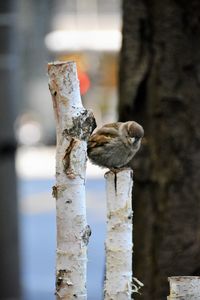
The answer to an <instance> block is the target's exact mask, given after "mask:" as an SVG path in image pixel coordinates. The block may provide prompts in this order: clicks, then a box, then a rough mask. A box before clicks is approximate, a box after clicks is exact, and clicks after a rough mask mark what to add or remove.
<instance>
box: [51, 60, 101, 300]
mask: <svg viewBox="0 0 200 300" xmlns="http://www.w3.org/2000/svg"><path fill="white" fill-rule="evenodd" d="M48 74H49V89H50V92H51V95H52V100H53V108H54V113H55V120H56V133H57V149H56V185H55V186H54V187H53V195H54V197H55V198H56V213H57V263H56V296H57V300H60V299H63V300H70V299H81V300H83V299H87V292H86V264H87V244H88V241H89V236H90V228H89V226H88V225H87V221H86V207H85V170H86V157H87V139H88V138H89V136H90V134H91V133H92V131H93V129H94V128H95V126H96V125H95V120H94V117H93V115H92V113H91V112H90V111H87V110H85V109H84V107H83V106H82V102H81V97H80V91H79V81H78V79H77V71H76V64H75V63H74V62H56V63H50V64H48Z"/></svg>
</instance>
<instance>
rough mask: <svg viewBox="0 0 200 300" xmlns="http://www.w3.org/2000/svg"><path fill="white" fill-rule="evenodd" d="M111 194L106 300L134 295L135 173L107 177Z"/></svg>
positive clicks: (125, 298)
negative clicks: (133, 209) (133, 225)
mask: <svg viewBox="0 0 200 300" xmlns="http://www.w3.org/2000/svg"><path fill="white" fill-rule="evenodd" d="M105 178H106V193H107V236H106V279H105V288H104V290H105V298H104V299H105V300H129V299H131V294H132V247H133V245H132V244H133V243H132V185H133V180H132V171H131V170H130V169H126V170H121V171H119V172H117V173H114V172H112V171H109V172H108V173H106V174H105Z"/></svg>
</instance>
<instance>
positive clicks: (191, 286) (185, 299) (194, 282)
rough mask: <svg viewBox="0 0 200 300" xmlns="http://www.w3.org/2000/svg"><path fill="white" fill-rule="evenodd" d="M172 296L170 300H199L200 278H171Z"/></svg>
mask: <svg viewBox="0 0 200 300" xmlns="http://www.w3.org/2000/svg"><path fill="white" fill-rule="evenodd" d="M168 280H169V285H170V295H169V296H168V297H167V299H168V300H199V299H200V277H198V276H174V277H169V278H168Z"/></svg>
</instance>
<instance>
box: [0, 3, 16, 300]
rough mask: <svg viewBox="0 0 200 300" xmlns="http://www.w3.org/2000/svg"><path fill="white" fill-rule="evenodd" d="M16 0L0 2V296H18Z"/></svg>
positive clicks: (12, 297) (14, 297)
mask: <svg viewBox="0 0 200 300" xmlns="http://www.w3.org/2000/svg"><path fill="white" fill-rule="evenodd" d="M15 4H16V1H14V0H6V1H1V3H0V29H1V30H0V82H1V93H0V126H1V130H0V299H2V300H7V299H13V300H14V299H19V297H20V288H19V286H20V285H19V251H18V226H17V225H18V223H17V198H16V177H15V160H14V159H15V149H16V143H15V139H14V132H13V123H14V119H15V118H14V115H15V105H14V102H15V100H16V98H17V95H16V82H15V79H16V70H17V58H16V35H15V34H14V28H15V18H16V15H15V13H16V11H15Z"/></svg>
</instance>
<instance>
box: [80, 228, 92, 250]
mask: <svg viewBox="0 0 200 300" xmlns="http://www.w3.org/2000/svg"><path fill="white" fill-rule="evenodd" d="M91 234H92V231H91V228H90V226H89V225H87V226H86V227H85V230H84V232H83V234H82V240H83V242H84V244H85V245H86V246H87V245H88V243H89V238H90V236H91Z"/></svg>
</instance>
